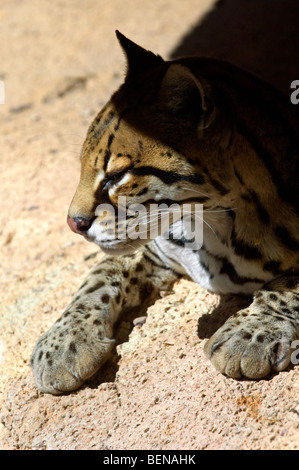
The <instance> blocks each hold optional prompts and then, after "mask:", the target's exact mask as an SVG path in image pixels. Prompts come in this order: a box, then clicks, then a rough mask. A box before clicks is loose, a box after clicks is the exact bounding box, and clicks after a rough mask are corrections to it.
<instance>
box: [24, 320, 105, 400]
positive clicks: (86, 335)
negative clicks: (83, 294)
mask: <svg viewBox="0 0 299 470" xmlns="http://www.w3.org/2000/svg"><path fill="white" fill-rule="evenodd" d="M113 345H114V340H112V339H109V338H106V337H104V336H103V335H102V334H101V332H99V331H97V329H96V328H95V327H93V328H91V325H90V328H87V326H86V325H85V328H83V327H81V328H79V329H76V328H75V327H74V326H72V325H67V326H65V327H60V326H58V325H57V323H56V324H54V325H53V327H52V328H51V329H50V330H49V331H48V332H46V333H45V334H44V335H43V336H41V337H40V339H39V340H38V342H37V344H36V346H35V348H34V351H33V354H32V357H31V367H32V369H33V372H34V376H35V380H36V384H37V386H38V387H39V389H40V390H41V391H42V392H44V393H52V394H54V395H59V394H61V393H64V392H67V391H71V390H75V389H77V388H79V387H80V386H81V385H82V383H83V382H84V381H85V380H86V379H88V378H89V377H91V376H92V375H93V374H95V373H96V372H97V370H98V369H99V368H100V367H101V366H102V365H103V364H104V362H105V361H106V360H107V359H108V358H109V356H110V352H111V350H112V348H113Z"/></svg>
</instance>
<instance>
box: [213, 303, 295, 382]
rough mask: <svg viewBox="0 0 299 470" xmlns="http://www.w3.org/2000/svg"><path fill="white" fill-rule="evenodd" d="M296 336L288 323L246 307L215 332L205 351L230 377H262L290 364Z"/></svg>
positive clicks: (214, 363) (221, 370) (217, 366)
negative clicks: (256, 313)
mask: <svg viewBox="0 0 299 470" xmlns="http://www.w3.org/2000/svg"><path fill="white" fill-rule="evenodd" d="M282 323H283V326H282ZM294 339H295V334H294V329H293V328H292V326H291V325H290V324H289V323H287V322H284V321H281V320H279V319H277V318H272V317H264V318H263V317H260V316H255V315H250V311H249V309H247V310H244V311H241V312H239V313H238V314H237V315H236V316H234V317H233V318H231V319H229V320H227V321H226V323H225V324H224V325H223V326H222V327H221V328H219V330H218V331H216V333H215V334H214V335H213V336H212V337H211V338H210V339H209V340H208V341H207V343H206V344H205V353H206V355H207V356H208V357H209V358H210V359H211V362H212V363H213V365H214V366H215V367H216V369H217V370H219V371H220V372H222V373H223V374H225V375H227V376H229V377H233V378H236V379H239V378H241V377H247V378H250V379H261V378H262V377H266V376H267V375H268V374H269V373H271V372H279V371H281V370H284V369H285V368H286V367H287V366H288V364H289V363H290V360H291V352H292V350H291V343H292V341H293V340H294Z"/></svg>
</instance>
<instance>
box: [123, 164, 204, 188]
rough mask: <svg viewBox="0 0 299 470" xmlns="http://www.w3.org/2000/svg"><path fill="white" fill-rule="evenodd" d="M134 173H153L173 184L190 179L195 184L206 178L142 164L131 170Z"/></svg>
mask: <svg viewBox="0 0 299 470" xmlns="http://www.w3.org/2000/svg"><path fill="white" fill-rule="evenodd" d="M131 173H132V174H133V175H137V176H148V175H153V176H156V177H157V178H159V179H160V180H161V181H163V183H165V184H173V183H177V182H178V181H189V182H190V183H195V184H204V182H205V179H204V176H203V175H199V174H195V175H180V174H178V173H175V172H174V171H167V170H161V169H160V168H156V167H154V166H140V167H138V168H133V169H132V170H131Z"/></svg>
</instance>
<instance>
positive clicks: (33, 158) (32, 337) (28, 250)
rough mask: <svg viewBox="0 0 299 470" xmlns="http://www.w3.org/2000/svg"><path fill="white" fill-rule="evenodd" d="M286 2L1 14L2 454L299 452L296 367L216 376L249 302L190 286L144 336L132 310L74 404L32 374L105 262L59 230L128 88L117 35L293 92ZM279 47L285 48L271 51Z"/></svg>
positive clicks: (25, 7) (55, 3)
mask: <svg viewBox="0 0 299 470" xmlns="http://www.w3.org/2000/svg"><path fill="white" fill-rule="evenodd" d="M270 3H271V2H270ZM278 3H283V5H284V10H283V11H281V10H279V9H277V8H276V7H275V8H274V7H273V2H272V3H271V5H270V4H269V1H266V0H265V1H259V2H258V7H257V3H256V2H248V1H247V2H243V1H240V0H238V2H236V1H235V0H230V1H229V0H227V1H225V0H224V1H222V2H220V3H219V4H216V2H215V1H212V0H201V1H198V0H185V1H184V2H181V1H180V0H163V1H161V2H160V1H159V2H157V1H156V2H138V1H137V0H127V1H126V2H124V1H123V0H112V1H109V2H108V1H104V0H101V1H96V0H86V1H84V2H82V1H81V0H80V1H79V0H72V1H71V0H67V1H64V2H61V1H59V0H52V1H51V2H47V1H46V0H39V1H37V0H32V1H30V2H21V3H20V2H19V1H17V0H3V1H2V2H1V7H0V23H1V31H2V34H3V36H2V41H1V49H2V60H1V69H0V80H2V81H3V82H4V84H5V104H3V105H2V104H1V105H0V117H1V130H2V132H1V155H0V169H1V176H2V178H1V185H0V196H1V201H2V210H1V211H0V237H1V239H0V250H1V272H0V286H1V291H0V296H1V302H0V305H1V317H0V332H1V333H0V335H1V336H0V367H1V370H0V374H1V382H0V387H1V389H0V406H1V412H0V414H1V421H0V422H1V424H0V448H1V449H14V450H15V449H40V450H41V449H60V450H62V449H152V450H154V449H156V450H159V449H165V450H166V449H298V447H299V445H298V440H299V398H298V396H299V395H298V392H299V380H298V378H299V368H298V366H297V367H293V366H292V367H290V368H289V369H288V370H287V371H285V372H282V373H280V374H278V375H276V376H273V377H270V378H269V379H267V380H261V381H259V382H253V381H235V380H232V379H228V378H226V377H224V376H222V375H220V374H219V373H217V372H216V371H215V370H214V368H213V367H212V365H211V364H210V362H209V361H208V360H207V359H206V357H205V356H204V354H203V345H204V343H205V340H206V338H207V337H209V335H210V334H211V333H212V332H213V331H214V330H215V329H216V328H217V325H218V324H219V321H220V322H223V321H224V318H226V317H227V316H228V315H229V314H231V313H233V312H234V311H236V309H237V308H238V304H239V303H240V300H239V299H236V298H233V297H227V298H225V299H221V300H220V299H219V298H218V297H217V296H216V295H212V294H210V293H208V292H207V291H205V290H204V289H202V288H200V287H199V286H197V285H195V284H194V283H192V282H190V281H188V280H186V279H184V280H182V281H180V282H179V283H177V284H176V285H175V286H174V290H173V292H171V293H168V294H167V295H166V293H164V295H163V296H162V297H161V299H159V300H158V301H157V302H156V303H155V305H153V306H152V307H150V308H149V309H148V312H147V318H146V322H144V319H141V320H139V321H138V320H137V321H134V318H135V317H140V316H141V315H143V312H138V311H136V312H133V313H132V315H131V316H130V317H129V318H126V319H124V320H123V321H122V322H121V324H120V326H119V329H118V332H117V342H118V346H117V352H116V353H115V355H114V356H113V357H112V358H111V360H110V361H109V362H108V363H107V364H106V366H105V367H104V369H103V370H102V371H101V372H99V373H98V374H97V376H96V377H94V378H93V379H92V380H90V381H89V382H88V383H87V384H85V386H84V387H83V388H82V389H81V390H79V391H77V392H76V393H72V394H69V395H65V396H60V397H54V396H50V395H43V394H41V393H39V392H38V390H37V388H36V386H35V383H34V379H33V377H32V373H31V370H30V368H29V365H28V361H29V358H30V354H31V351H32V348H33V346H34V344H35V342H36V340H37V338H38V337H39V336H40V335H41V334H42V333H43V332H44V331H46V329H48V328H49V327H50V325H51V324H52V323H53V322H54V321H55V320H56V319H57V318H58V316H59V315H60V313H61V312H62V311H63V309H64V308H65V307H66V306H67V304H68V303H69V301H70V300H71V298H72V296H73V295H74V293H75V292H76V289H77V288H78V287H79V285H80V284H81V283H82V281H83V279H84V277H85V276H86V275H87V273H88V271H89V270H90V269H91V267H92V266H93V265H94V263H95V262H96V261H97V260H99V259H100V258H101V256H102V255H101V253H100V252H98V251H97V248H96V246H93V245H91V244H88V243H86V242H84V240H81V239H80V237H78V236H76V235H75V234H73V233H71V231H70V230H69V229H68V227H67V225H66V223H65V218H66V213H67V208H68V204H69V202H70V200H71V197H72V195H73V193H74V190H75V187H76V185H77V182H78V178H79V158H78V156H79V152H80V147H81V145H82V142H83V140H84V137H85V134H86V130H87V127H88V125H89V123H90V122H91V120H92V118H93V117H94V116H95V114H96V112H97V111H98V110H99V109H100V107H101V106H102V105H103V104H104V103H105V101H106V100H107V99H108V97H109V95H110V94H111V92H112V91H113V90H114V89H115V88H116V87H117V86H118V84H119V83H120V82H121V80H122V74H123V69H124V61H123V56H122V53H121V51H120V48H119V46H118V44H117V42H116V40H115V37H114V30H115V29H119V30H120V31H122V32H123V33H124V34H126V35H128V36H129V37H131V38H132V39H133V40H136V42H139V43H140V44H142V45H143V46H144V47H147V48H150V49H152V50H154V51H155V52H157V53H159V54H161V55H162V56H164V57H171V56H172V55H175V54H178V53H181V52H182V51H184V50H185V51H188V52H189V49H188V47H189V48H190V44H191V45H192V41H193V44H196V45H197V47H198V52H199V53H205V54H208V53H209V52H211V54H212V55H214V56H218V57H220V58H224V59H233V60H234V62H235V63H238V64H240V65H243V66H247V67H248V68H249V69H250V70H252V71H253V72H256V73H259V74H260V75H261V76H264V78H268V79H269V80H270V81H271V80H272V82H273V83H274V84H276V85H277V86H280V87H281V88H282V89H283V91H285V92H288V89H289V84H290V81H291V80H293V79H296V78H297V79H298V78H299V73H298V75H297V76H295V75H293V74H294V73H295V70H294V69H292V66H294V62H295V63H296V64H298V62H299V61H298V60H297V61H295V60H291V59H293V57H292V54H291V51H292V50H293V51H295V50H297V51H298V50H299V47H298V44H297V42H298V38H297V36H296V37H295V36H294V37H293V39H292V41H291V42H289V43H288V41H287V34H290V35H292V34H293V33H294V32H296V33H297V24H296V28H295V26H294V25H295V23H294V21H295V22H296V18H297V17H298V15H296V14H295V11H294V8H296V5H295V3H292V2H291V1H286V2H277V4H278ZM252 4H255V8H259V9H260V10H259V11H260V15H256V14H255V10H254V8H253V7H252ZM270 6H271V8H270ZM232 12H233V13H234V14H235V16H233V15H232V14H231V13H232ZM245 12H246V15H247V16H246V15H245ZM266 12H268V13H267V22H266V23H265V22H264V23H263V18H264V20H265V17H266V16H265V15H266ZM250 15H251V19H252V18H253V19H254V20H253V21H250ZM263 15H264V16H263ZM275 15H276V16H275ZM283 15H284V16H283ZM221 19H222V20H223V21H221ZM278 19H279V22H278ZM292 19H294V21H293V22H292ZM278 23H279V25H280V28H281V30H280V35H279V34H277V33H278V31H277V29H276V25H277V24H278ZM263 28H264V29H263ZM292 28H293V29H292ZM224 31H226V32H225V33H224ZM265 31H266V32H265ZM192 32H193V33H194V35H193V39H192ZM264 32H265V34H264ZM216 33H217V34H216ZM274 33H275V34H274ZM234 35H235V36H234ZM277 35H278V36H279V38H280V44H282V46H284V45H286V44H290V47H288V49H286V48H285V49H284V48H283V47H282V48H281V50H280V52H279V48H278V47H274V46H275V45H276V43H275V40H274V39H273V37H274V36H275V37H276V36H277ZM217 38H218V40H217ZM261 38H262V39H261ZM289 39H290V36H289ZM273 41H274V42H273ZM232 44H234V46H233V47H232ZM257 45H258V46H259V47H257ZM271 45H272V46H273V48H271ZM184 47H185V49H184ZM292 47H293V49H292ZM290 48H291V50H290ZM274 49H275V50H274ZM279 53H280V54H281V55H280V56H279ZM275 54H276V55H275ZM281 58H283V59H285V60H281ZM275 64H276V65H275ZM277 64H278V65H277ZM297 66H298V65H297ZM271 67H272V68H271ZM275 67H276V68H275ZM271 71H272V72H273V73H272V74H271ZM274 72H275V73H274Z"/></svg>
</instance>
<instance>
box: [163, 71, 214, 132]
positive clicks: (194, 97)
mask: <svg viewBox="0 0 299 470" xmlns="http://www.w3.org/2000/svg"><path fill="white" fill-rule="evenodd" d="M210 94H211V90H210V86H209V84H208V83H207V82H206V81H204V80H203V79H201V78H198V77H197V76H195V75H194V74H193V72H192V71H191V70H190V69H189V68H188V67H186V66H185V65H182V64H179V63H173V64H171V65H170V66H169V68H168V70H167V72H166V74H165V75H164V77H163V80H162V84H161V88H160V99H161V100H162V102H163V103H164V105H165V106H166V107H167V108H168V109H169V110H170V111H171V112H172V113H174V114H177V115H182V116H186V117H187V116H188V115H189V116H190V119H198V120H199V123H198V124H199V127H200V128H201V129H202V130H203V129H205V128H207V127H209V126H210V124H211V123H212V121H213V119H214V106H212V103H211V100H210Z"/></svg>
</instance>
